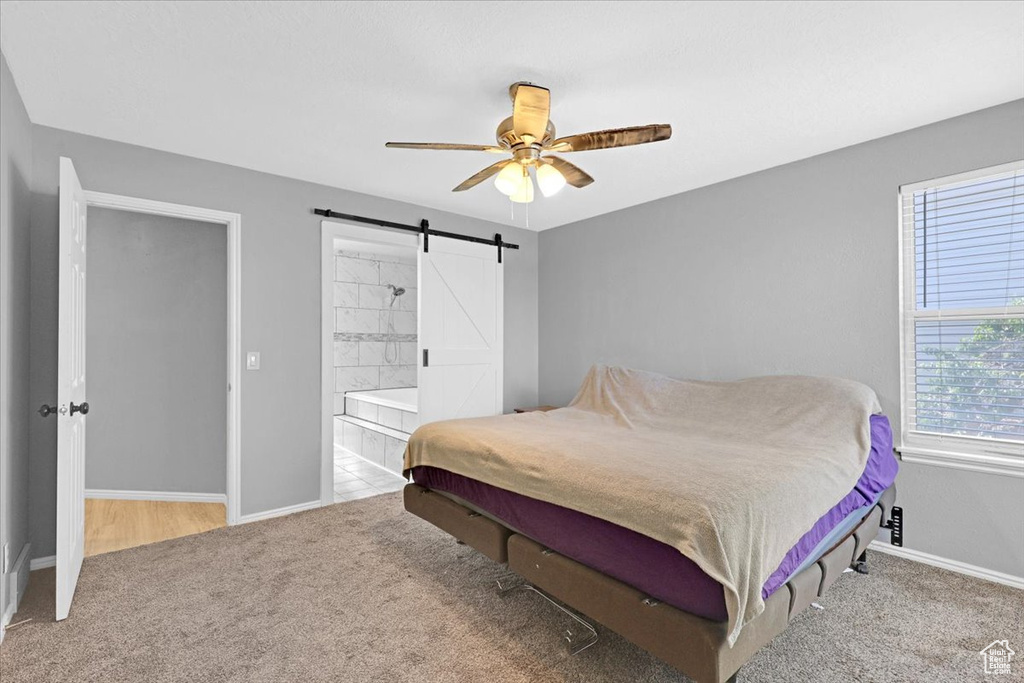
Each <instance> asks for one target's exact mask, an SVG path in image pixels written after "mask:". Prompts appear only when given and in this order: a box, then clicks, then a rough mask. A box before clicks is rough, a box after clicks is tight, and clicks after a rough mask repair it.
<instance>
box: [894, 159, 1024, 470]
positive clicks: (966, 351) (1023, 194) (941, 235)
mask: <svg viewBox="0 0 1024 683" xmlns="http://www.w3.org/2000/svg"><path fill="white" fill-rule="evenodd" d="M900 205H901V221H900V222H901V239H902V252H901V253H902V261H901V269H902V306H901V309H902V310H901V316H902V333H901V344H902V369H903V388H902V393H901V395H902V401H901V408H902V414H903V425H902V426H903V430H902V431H903V443H902V446H901V448H900V452H901V454H902V456H903V459H904V460H908V461H911V462H914V461H918V462H932V463H936V464H944V465H948V466H952V467H958V468H962V469H971V470H979V471H985V472H999V473H1004V474H1011V475H1014V476H1022V477H1024V162H1016V163H1013V164H1007V165H1005V166H1000V167H996V168H989V169H984V170H982V171H976V172H972V173H966V174H963V175H959V176H954V177H950V178H940V179H938V180H932V181H928V182H924V183H917V184H914V185H907V186H904V187H901V188H900Z"/></svg>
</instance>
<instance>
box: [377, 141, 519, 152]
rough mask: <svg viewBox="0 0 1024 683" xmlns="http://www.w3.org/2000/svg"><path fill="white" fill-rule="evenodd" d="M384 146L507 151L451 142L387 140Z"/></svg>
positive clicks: (489, 146)
mask: <svg viewBox="0 0 1024 683" xmlns="http://www.w3.org/2000/svg"><path fill="white" fill-rule="evenodd" d="M384 146H385V147H391V148H392V149H442V150H462V151H466V152H491V153H492V154H505V153H507V152H508V150H507V149H505V148H504V147H495V146H494V145H459V144H455V143H451V142H388V143H385V144H384Z"/></svg>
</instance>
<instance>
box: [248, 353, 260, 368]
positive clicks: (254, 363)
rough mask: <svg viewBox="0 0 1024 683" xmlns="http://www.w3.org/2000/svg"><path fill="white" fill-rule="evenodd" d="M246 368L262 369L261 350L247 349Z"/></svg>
mask: <svg viewBox="0 0 1024 683" xmlns="http://www.w3.org/2000/svg"><path fill="white" fill-rule="evenodd" d="M245 369H246V370H259V369H260V352H259V351H247V352H246V354H245Z"/></svg>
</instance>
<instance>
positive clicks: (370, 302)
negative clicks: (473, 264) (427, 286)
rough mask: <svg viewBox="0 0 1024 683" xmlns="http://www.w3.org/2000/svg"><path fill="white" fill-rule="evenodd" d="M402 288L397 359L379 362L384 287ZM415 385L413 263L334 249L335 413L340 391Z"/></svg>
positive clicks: (341, 406)
mask: <svg viewBox="0 0 1024 683" xmlns="http://www.w3.org/2000/svg"><path fill="white" fill-rule="evenodd" d="M389 284H392V285H395V286H396V287H405V294H403V295H402V296H400V297H398V300H397V301H396V302H395V314H394V315H395V317H394V326H395V333H396V339H397V340H398V358H397V359H396V360H395V362H394V363H388V362H387V361H385V359H384V340H385V339H386V338H387V332H388V304H389V303H390V301H391V290H390V289H388V288H387V285H389ZM414 386H416V261H415V257H413V256H410V257H409V258H402V257H400V256H386V255H379V254H369V253H362V252H359V253H356V252H352V251H342V250H338V251H336V252H335V255H334V414H335V415H342V414H344V412H345V392H346V391H357V390H360V389H392V388H397V387H414Z"/></svg>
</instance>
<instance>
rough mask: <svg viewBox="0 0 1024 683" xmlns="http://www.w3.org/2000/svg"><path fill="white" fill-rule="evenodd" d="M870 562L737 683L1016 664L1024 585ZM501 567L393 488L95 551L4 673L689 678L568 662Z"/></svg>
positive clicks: (12, 643) (610, 658)
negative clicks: (63, 606)
mask: <svg viewBox="0 0 1024 683" xmlns="http://www.w3.org/2000/svg"><path fill="white" fill-rule="evenodd" d="M870 566H871V574H870V575H869V576H861V575H859V574H852V573H848V574H845V575H844V576H843V577H842V578H840V580H839V581H838V582H837V583H836V585H834V586H833V587H832V589H831V590H830V591H829V593H828V594H827V595H826V596H825V597H824V598H822V599H821V604H822V605H823V606H824V607H825V609H824V610H822V611H819V610H815V609H808V610H806V611H805V612H803V613H802V614H801V615H799V616H798V617H797V618H796V619H795V621H794V622H793V624H791V625H790V628H789V629H788V630H787V631H786V632H785V633H783V634H782V635H781V636H779V637H778V638H776V639H775V640H774V641H773V642H772V643H771V644H770V645H769V646H768V647H766V648H764V649H763V650H761V651H760V652H759V653H758V654H757V655H756V656H755V657H754V658H753V659H752V660H751V662H750V663H748V664H747V666H745V667H744V668H743V669H742V670H741V671H740V680H741V681H744V682H750V683H754V682H765V683H769V682H770V683H781V682H782V681H787V682H788V681H973V680H978V681H982V680H986V678H992V677H991V676H988V677H986V676H985V675H984V674H983V673H982V662H981V656H980V655H979V654H978V653H979V651H980V650H981V649H982V648H983V647H985V646H986V645H988V644H989V643H990V642H992V641H993V640H996V639H1000V640H1002V639H1008V640H1009V643H1010V646H1011V647H1013V648H1015V649H1016V650H1017V651H1018V652H1021V653H1024V615H1022V607H1024V596H1022V593H1021V592H1020V591H1018V590H1014V589H1012V588H1007V587H1004V586H999V585H996V584H992V583H988V582H985V581H981V580H977V579H972V578H969V577H965V576H961V575H958V574H953V573H950V572H946V571H942V570H939V569H935V568H932V567H928V566H925V565H921V564H917V563H912V562H908V561H905V560H901V559H898V558H895V557H892V556H887V555H883V554H880V553H877V552H875V553H871V554H870ZM507 576H509V575H508V572H507V570H506V569H505V568H504V567H502V566H500V565H497V564H495V563H493V562H491V561H490V560H488V559H487V558H485V557H483V556H481V555H479V554H478V553H476V552H475V551H473V550H472V549H470V548H468V547H466V546H462V545H457V544H456V543H455V542H454V541H453V540H452V539H451V538H450V537H449V536H447V535H446V534H445V533H443V532H441V531H439V530H437V529H435V528H434V527H432V526H431V525H429V524H427V523H426V522H424V521H422V520H420V519H419V518H417V517H414V516H413V515H410V514H408V513H406V512H405V511H404V510H403V509H402V502H401V494H387V495H382V496H377V497H375V498H368V499H364V500H358V501H351V502H345V503H339V504H336V505H332V506H329V507H325V508H320V509H317V510H310V511H307V512H300V513H297V514H294V515H290V516H288V517H281V518H277V519H271V520H266V521H262V522H255V523H252V524H246V525H242V526H235V527H228V528H224V529H217V530H214V531H210V532H207V533H203V534H198V535H195V536H189V537H185V538H178V539H174V540H171V541H165V542H163V543H157V544H153V545H149V546H143V547H139V548H133V549H129V550H123V551H118V552H113V553H109V554H106V555H99V556H96V557H90V558H87V559H86V560H85V564H84V566H83V568H82V574H81V579H80V581H79V585H78V591H77V593H76V596H75V603H74V606H73V607H72V610H71V616H70V618H69V619H67V620H66V621H63V622H60V623H56V622H54V621H53V583H54V574H53V570H52V569H48V570H40V571H36V572H33V575H32V582H31V584H30V587H29V591H28V594H27V595H26V598H25V602H24V604H23V606H22V608H21V610H19V612H18V614H17V615H16V617H15V619H14V621H15V622H18V621H21V620H23V619H26V618H31V619H32V621H30V622H28V623H26V624H23V625H21V626H18V627H16V628H14V629H11V630H10V631H8V633H7V637H6V639H5V641H4V643H3V645H2V652H0V680H2V681H3V683H20V682H22V681H32V682H34V683H40V682H43V681H61V682H64V683H67V682H72V681H74V682H77V681H147V682H162V681H238V682H242V681H254V682H262V681H275V682H277V681H325V682H326V681H332V682H341V683H349V682H353V683H354V682H357V681H358V682H363V681H388V682H392V681H394V682H402V681H409V682H413V681H430V682H434V681H439V682H447V681H450V682H452V683H456V682H457V683H462V682H470V681H472V682H474V683H475V682H477V681H509V682H526V681H529V682H537V681H652V682H659V683H660V682H666V683H667V682H676V683H678V682H684V681H686V680H687V679H686V677H684V676H683V675H682V674H680V673H678V672H677V671H675V670H674V669H672V668H670V667H668V666H667V665H665V664H663V663H661V662H660V661H659V660H657V659H655V658H654V657H652V656H651V655H649V654H647V653H646V652H644V651H643V650H641V649H639V648H637V647H635V646H633V645H631V644H630V643H628V642H627V641H625V640H623V639H622V638H619V637H618V636H616V635H615V634H614V633H611V632H610V631H608V630H607V629H601V628H599V632H600V633H601V640H600V641H599V642H598V644H597V645H595V646H593V647H591V648H590V649H588V650H586V651H584V652H583V653H581V654H579V655H577V656H575V657H572V656H570V655H569V654H568V653H567V651H566V650H565V649H564V643H563V641H561V639H560V638H561V634H562V632H563V631H564V630H565V628H567V627H569V626H571V623H570V622H569V620H568V619H567V618H566V617H565V616H564V615H560V614H559V613H558V612H557V611H556V610H554V609H552V608H551V607H550V606H549V605H547V604H546V603H545V602H544V601H543V600H542V599H541V598H540V597H539V596H536V595H532V594H530V593H526V592H515V593H513V594H511V595H509V596H505V597H500V596H499V595H497V593H496V592H495V580H496V579H500V578H503V577H507ZM680 647H685V643H680ZM1019 657H1020V661H1017V662H1014V665H1015V668H1014V675H1019V673H1024V654H1021V655H1019ZM1009 679H1010V677H1006V676H1003V677H1001V680H1009ZM1015 680H1020V678H1017V679H1015Z"/></svg>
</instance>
